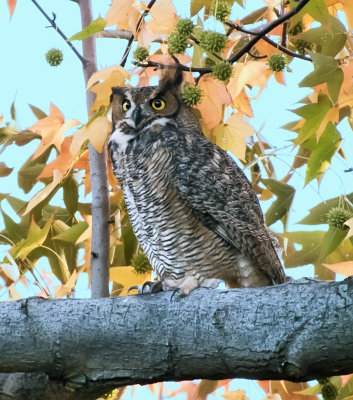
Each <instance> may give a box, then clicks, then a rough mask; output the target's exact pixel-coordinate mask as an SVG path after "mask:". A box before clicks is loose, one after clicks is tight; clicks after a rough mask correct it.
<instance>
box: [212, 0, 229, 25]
mask: <svg viewBox="0 0 353 400" xmlns="http://www.w3.org/2000/svg"><path fill="white" fill-rule="evenodd" d="M230 10H231V6H230V4H229V3H228V2H227V1H226V0H223V1H222V0H214V1H213V3H212V6H211V10H210V14H211V15H213V16H214V17H215V18H216V19H218V21H221V22H224V21H227V20H228V19H229V15H230Z"/></svg>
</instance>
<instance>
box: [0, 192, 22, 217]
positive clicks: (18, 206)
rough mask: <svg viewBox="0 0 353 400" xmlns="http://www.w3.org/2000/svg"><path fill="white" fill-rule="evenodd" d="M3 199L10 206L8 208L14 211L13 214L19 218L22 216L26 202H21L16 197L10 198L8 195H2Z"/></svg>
mask: <svg viewBox="0 0 353 400" xmlns="http://www.w3.org/2000/svg"><path fill="white" fill-rule="evenodd" d="M3 197H4V199H6V200H7V202H8V203H9V204H10V206H11V207H12V209H13V210H14V211H15V213H16V214H17V215H19V216H22V214H23V213H24V211H25V209H26V207H27V202H26V201H23V200H21V199H18V198H17V197H13V196H10V195H8V194H5V195H3Z"/></svg>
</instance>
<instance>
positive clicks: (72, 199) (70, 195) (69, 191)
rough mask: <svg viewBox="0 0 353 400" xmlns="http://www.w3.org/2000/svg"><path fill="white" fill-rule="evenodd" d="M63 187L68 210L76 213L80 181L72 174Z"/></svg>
mask: <svg viewBox="0 0 353 400" xmlns="http://www.w3.org/2000/svg"><path fill="white" fill-rule="evenodd" d="M63 189H64V203H65V206H66V208H67V211H69V212H70V213H71V214H72V215H74V214H75V212H76V211H77V206H78V183H77V181H76V179H75V177H74V176H73V175H72V174H71V175H70V176H69V177H68V178H67V179H66V180H65V182H64V184H63Z"/></svg>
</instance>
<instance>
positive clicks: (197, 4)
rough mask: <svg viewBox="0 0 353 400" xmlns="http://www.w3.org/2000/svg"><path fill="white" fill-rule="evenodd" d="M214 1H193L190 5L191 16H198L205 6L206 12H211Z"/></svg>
mask: <svg viewBox="0 0 353 400" xmlns="http://www.w3.org/2000/svg"><path fill="white" fill-rule="evenodd" d="M212 1H213V0H191V3H190V15H191V16H194V15H195V14H197V13H198V12H199V11H200V10H201V9H202V7H203V6H205V12H207V11H208V12H209V10H210V8H211V5H212Z"/></svg>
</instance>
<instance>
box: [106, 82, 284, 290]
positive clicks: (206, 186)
mask: <svg viewBox="0 0 353 400" xmlns="http://www.w3.org/2000/svg"><path fill="white" fill-rule="evenodd" d="M180 83H181V81H180V78H179V76H178V74H176V77H175V78H174V80H173V79H172V78H170V77H167V78H165V79H164V80H163V81H162V82H161V83H160V85H159V86H157V87H143V88H132V89H127V88H114V89H113V94H112V122H113V133H112V135H111V138H110V140H109V152H110V157H111V161H112V165H113V170H114V173H115V175H116V176H117V178H118V180H119V182H120V184H121V185H122V187H123V192H124V198H125V202H126V205H127V209H128V212H129V215H130V220H131V223H132V226H133V229H134V232H135V234H136V236H137V238H138V240H139V242H140V244H141V246H142V248H143V249H144V251H145V253H146V255H147V257H148V258H149V260H150V262H151V265H152V267H153V269H154V270H155V271H156V273H157V275H158V277H159V278H160V279H161V280H163V289H164V290H169V289H174V288H179V289H180V291H181V293H182V294H187V293H189V292H190V291H191V290H193V289H194V288H195V287H198V286H209V287H215V286H216V285H217V283H218V279H222V280H224V281H225V282H226V283H227V284H228V286H230V287H250V286H251V287H254V286H265V285H272V284H278V283H282V282H284V281H285V279H286V278H285V275H284V272H283V269H282V266H281V263H280V261H279V258H278V255H277V253H276V250H275V248H274V244H273V239H272V238H271V235H270V233H269V231H268V230H267V228H266V226H265V224H264V218H263V214H262V212H261V209H260V206H259V202H258V199H257V196H256V194H255V192H254V190H253V188H252V187H251V184H250V183H249V181H248V180H247V178H246V177H245V175H244V174H243V172H242V171H241V170H240V169H239V168H238V167H237V165H236V164H235V163H234V161H233V160H232V159H231V158H230V157H229V156H228V155H227V154H226V153H225V152H224V151H223V150H221V149H220V148H219V147H217V146H216V145H214V144H213V143H211V142H210V141H209V140H208V139H207V138H206V137H205V136H204V135H203V134H202V131H201V128H200V126H199V124H198V122H197V120H196V118H195V117H194V116H193V114H192V113H191V111H190V110H189V109H188V108H187V107H186V106H185V105H184V104H183V103H182V101H181V100H180V96H179V91H180Z"/></svg>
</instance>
